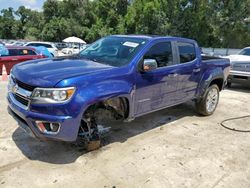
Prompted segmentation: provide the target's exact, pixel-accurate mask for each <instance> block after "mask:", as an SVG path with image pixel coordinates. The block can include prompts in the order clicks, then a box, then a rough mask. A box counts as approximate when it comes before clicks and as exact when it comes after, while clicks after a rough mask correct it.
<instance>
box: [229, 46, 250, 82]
mask: <svg viewBox="0 0 250 188" xmlns="http://www.w3.org/2000/svg"><path fill="white" fill-rule="evenodd" d="M226 58H228V59H230V64H231V70H230V74H229V76H228V79H227V85H228V87H231V85H232V83H241V84H249V83H250V47H247V48H244V49H242V50H241V51H240V52H239V53H238V54H236V55H229V56H226Z"/></svg>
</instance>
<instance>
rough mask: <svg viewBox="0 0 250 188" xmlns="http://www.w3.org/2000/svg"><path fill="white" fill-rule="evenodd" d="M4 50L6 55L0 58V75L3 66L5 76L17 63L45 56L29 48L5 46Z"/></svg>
mask: <svg viewBox="0 0 250 188" xmlns="http://www.w3.org/2000/svg"><path fill="white" fill-rule="evenodd" d="M6 48H7V50H8V55H4V56H0V74H2V67H3V64H4V65H5V67H6V71H7V74H9V73H10V70H11V68H12V67H13V66H14V65H16V64H18V63H21V62H24V61H28V60H32V59H41V58H45V56H43V55H41V54H39V53H38V52H37V51H36V49H34V48H31V47H20V46H6Z"/></svg>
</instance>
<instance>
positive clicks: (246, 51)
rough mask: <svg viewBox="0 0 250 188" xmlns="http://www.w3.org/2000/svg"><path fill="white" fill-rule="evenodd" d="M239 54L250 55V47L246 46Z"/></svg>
mask: <svg viewBox="0 0 250 188" xmlns="http://www.w3.org/2000/svg"><path fill="white" fill-rule="evenodd" d="M239 55H249V56H250V48H245V49H243V50H241V51H240V52H239Z"/></svg>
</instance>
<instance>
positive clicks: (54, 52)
mask: <svg viewBox="0 0 250 188" xmlns="http://www.w3.org/2000/svg"><path fill="white" fill-rule="evenodd" d="M24 46H34V47H39V46H43V47H45V48H47V49H48V50H49V52H50V53H51V55H52V56H53V57H56V56H58V49H57V47H56V45H55V44H53V43H51V42H28V43H26V44H25V45H24Z"/></svg>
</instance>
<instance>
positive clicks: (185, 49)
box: [177, 42, 196, 63]
mask: <svg viewBox="0 0 250 188" xmlns="http://www.w3.org/2000/svg"><path fill="white" fill-rule="evenodd" d="M177 46H178V50H179V56H180V63H187V62H190V61H193V60H194V59H195V58H196V53H195V46H194V45H193V44H191V43H186V42H177Z"/></svg>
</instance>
